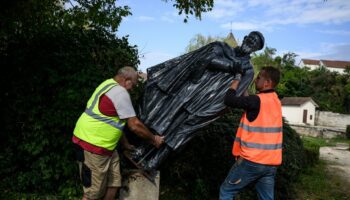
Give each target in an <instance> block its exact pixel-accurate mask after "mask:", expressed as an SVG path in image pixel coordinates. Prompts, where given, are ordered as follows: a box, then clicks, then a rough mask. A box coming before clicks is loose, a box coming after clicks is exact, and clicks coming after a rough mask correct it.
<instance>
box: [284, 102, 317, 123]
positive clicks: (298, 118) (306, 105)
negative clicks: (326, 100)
mask: <svg viewBox="0 0 350 200" xmlns="http://www.w3.org/2000/svg"><path fill="white" fill-rule="evenodd" d="M281 103H282V116H283V117H285V119H286V120H287V121H288V123H289V124H309V125H315V114H316V108H317V107H318V105H317V104H316V103H315V101H314V100H312V98H311V97H284V98H283V99H282V100H281Z"/></svg>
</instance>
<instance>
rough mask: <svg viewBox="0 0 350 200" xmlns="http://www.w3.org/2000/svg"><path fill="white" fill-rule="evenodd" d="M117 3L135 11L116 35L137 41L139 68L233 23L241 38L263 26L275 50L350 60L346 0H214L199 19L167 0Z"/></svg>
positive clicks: (349, 20) (219, 32)
mask: <svg viewBox="0 0 350 200" xmlns="http://www.w3.org/2000/svg"><path fill="white" fill-rule="evenodd" d="M117 4H120V5H128V6H129V7H130V8H131V12H132V13H133V15H132V16H128V17H127V18H124V20H123V21H122V23H121V26H120V27H119V30H118V32H117V35H118V36H125V35H129V42H130V44H132V45H137V46H138V49H139V53H140V54H141V55H142V56H143V57H142V58H141V64H140V66H139V69H140V70H142V71H145V70H146V68H148V67H151V66H153V65H155V64H158V63H161V62H163V61H166V60H168V59H170V58H174V57H177V56H179V55H182V54H183V53H185V48H186V46H187V45H188V44H189V41H190V40H191V39H192V38H193V37H194V36H195V35H196V34H202V35H204V36H219V37H226V36H227V35H228V34H229V32H230V30H231V29H232V32H233V34H234V36H235V37H236V39H237V40H238V41H239V42H241V41H242V39H243V37H244V36H245V35H246V34H248V33H249V32H250V31H253V30H258V31H260V32H262V33H263V34H264V36H265V42H266V43H265V45H267V46H268V47H272V48H276V49H277V54H278V55H282V54H283V53H286V52H294V53H296V54H298V55H299V57H298V60H300V58H314V59H319V58H321V59H329V60H347V61H350V0H326V1H325V0H214V8H213V10H212V11H211V12H209V13H205V14H203V16H202V20H198V19H195V18H194V17H190V19H189V21H188V22H187V23H184V22H183V19H184V16H179V15H178V11H177V10H176V9H175V8H174V7H173V6H172V1H170V0H169V1H168V2H167V3H166V2H165V1H162V0H121V1H117ZM297 64H298V63H297Z"/></svg>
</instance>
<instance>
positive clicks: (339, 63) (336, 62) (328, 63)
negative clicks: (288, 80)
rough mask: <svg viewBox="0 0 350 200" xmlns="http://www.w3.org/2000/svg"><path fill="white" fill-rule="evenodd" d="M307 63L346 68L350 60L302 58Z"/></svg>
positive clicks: (349, 64)
mask: <svg viewBox="0 0 350 200" xmlns="http://www.w3.org/2000/svg"><path fill="white" fill-rule="evenodd" d="M301 61H302V62H303V63H304V64H305V65H324V66H325V67H331V68H341V69H345V68H346V67H347V66H350V61H342V60H313V59H301Z"/></svg>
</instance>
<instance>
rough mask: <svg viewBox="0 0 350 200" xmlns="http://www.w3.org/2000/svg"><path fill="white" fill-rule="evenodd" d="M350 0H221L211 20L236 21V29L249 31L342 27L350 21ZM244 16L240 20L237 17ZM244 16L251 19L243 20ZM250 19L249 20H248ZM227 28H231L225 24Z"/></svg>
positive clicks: (215, 3)
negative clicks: (238, 1) (292, 27)
mask: <svg viewBox="0 0 350 200" xmlns="http://www.w3.org/2000/svg"><path fill="white" fill-rule="evenodd" d="M349 10H350V1H348V0H328V1H323V0H298V1H289V0H264V1H260V0H247V1H244V2H240V3H237V2H236V1H229V0H220V1H219V0H218V1H215V2H214V9H213V11H212V14H210V13H209V14H208V15H207V16H208V17H211V18H215V19H220V20H229V21H233V22H236V23H237V25H244V26H243V28H242V27H240V26H237V27H232V28H234V29H236V30H242V29H244V30H246V29H247V28H246V25H248V24H249V26H248V27H252V26H255V27H263V28H264V29H274V28H275V27H276V26H278V25H288V24H296V25H305V24H342V23H347V22H350V12H349ZM238 13H239V14H240V16H242V17H241V18H240V19H239V20H238V21H237V19H235V18H234V16H236V14H238ZM243 14H245V15H247V16H249V17H243ZM244 19H247V20H244ZM223 27H225V28H229V27H227V26H225V25H223Z"/></svg>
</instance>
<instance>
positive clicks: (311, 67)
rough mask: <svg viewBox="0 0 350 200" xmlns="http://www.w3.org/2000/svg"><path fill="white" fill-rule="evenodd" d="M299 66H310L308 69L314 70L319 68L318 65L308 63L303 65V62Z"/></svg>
mask: <svg viewBox="0 0 350 200" xmlns="http://www.w3.org/2000/svg"><path fill="white" fill-rule="evenodd" d="M301 67H308V68H310V70H315V69H318V68H320V66H319V65H309V64H306V65H305V64H304V63H303V62H302V63H301Z"/></svg>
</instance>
